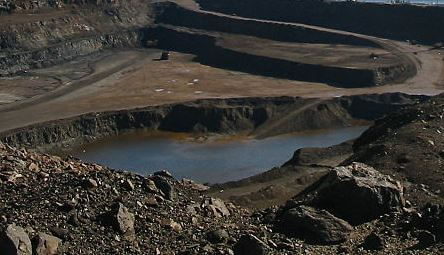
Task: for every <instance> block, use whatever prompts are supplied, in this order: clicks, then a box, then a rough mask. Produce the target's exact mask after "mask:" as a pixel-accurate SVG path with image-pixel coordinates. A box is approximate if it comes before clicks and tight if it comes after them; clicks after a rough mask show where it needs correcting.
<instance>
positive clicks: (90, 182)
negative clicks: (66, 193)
mask: <svg viewBox="0 0 444 255" xmlns="http://www.w3.org/2000/svg"><path fill="white" fill-rule="evenodd" d="M97 186H98V185H97V181H95V180H93V179H87V180H85V181H84V182H83V187H84V188H86V189H94V188H97Z"/></svg>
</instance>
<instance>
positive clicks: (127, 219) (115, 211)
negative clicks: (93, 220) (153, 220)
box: [101, 203, 135, 240]
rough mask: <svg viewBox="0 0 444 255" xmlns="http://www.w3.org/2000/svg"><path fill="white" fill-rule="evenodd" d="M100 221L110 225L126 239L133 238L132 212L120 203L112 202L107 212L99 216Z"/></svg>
mask: <svg viewBox="0 0 444 255" xmlns="http://www.w3.org/2000/svg"><path fill="white" fill-rule="evenodd" d="M101 221H102V222H103V223H104V224H105V225H107V226H112V227H113V228H114V229H115V230H116V231H119V232H120V233H121V234H123V235H124V236H125V237H126V238H127V239H128V240H133V239H134V237H135V230H134V214H132V213H130V212H129V210H128V208H126V207H125V206H124V205H123V204H122V203H116V204H114V205H113V206H112V209H111V210H110V211H109V212H107V213H105V214H104V215H102V216H101Z"/></svg>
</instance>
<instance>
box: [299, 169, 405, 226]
mask: <svg viewBox="0 0 444 255" xmlns="http://www.w3.org/2000/svg"><path fill="white" fill-rule="evenodd" d="M298 200H299V202H301V203H306V204H310V205H312V206H315V207H318V208H323V209H326V210H328V211H329V212H331V213H332V214H334V215H335V216H337V217H339V218H342V219H345V220H347V221H348V222H350V223H352V224H360V223H363V222H367V221H370V220H373V219H375V218H377V217H378V216H380V215H382V214H385V213H388V212H390V211H393V210H396V209H399V208H401V207H403V205H404V196H403V188H402V186H401V184H400V183H399V182H398V181H395V180H393V179H392V178H390V177H389V176H387V175H383V174H381V173H379V172H378V171H376V170H375V169H374V168H372V167H370V166H367V165H365V164H362V163H353V164H351V165H349V166H341V167H336V168H334V169H333V170H331V171H330V172H329V173H328V174H327V175H326V176H324V177H323V178H321V180H319V181H318V182H317V183H315V184H313V185H312V186H311V187H309V188H307V189H306V190H305V191H304V192H303V193H302V194H301V195H298V197H296V201H298ZM302 201H303V202H302Z"/></svg>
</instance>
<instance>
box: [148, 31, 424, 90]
mask: <svg viewBox="0 0 444 255" xmlns="http://www.w3.org/2000/svg"><path fill="white" fill-rule="evenodd" d="M147 37H148V38H156V40H157V47H159V48H162V49H165V50H172V51H179V52H184V53H190V54H194V55H196V56H197V57H196V58H195V61H197V62H199V63H201V64H204V65H208V66H213V67H217V68H223V69H228V70H233V71H241V72H246V73H251V74H256V75H263V76H269V77H275V78H282V79H290V80H299V81H307V82H319V83H326V84H329V85H331V86H335V87H341V88H356V87H372V86H379V85H384V84H387V83H390V82H398V81H403V80H405V79H407V78H410V77H412V76H414V75H415V74H416V72H415V71H416V69H413V70H411V71H408V70H409V68H410V67H409V66H408V64H404V63H402V64H399V65H394V66H390V67H383V68H377V69H356V68H342V67H335V66H323V65H314V64H304V63H298V62H292V61H289V60H284V59H278V58H271V57H266V56H258V55H252V54H248V53H244V52H239V51H235V50H231V49H227V48H223V47H222V46H220V45H219V44H218V43H217V38H216V37H213V36H211V35H208V34H202V33H198V32H191V31H188V30H187V29H180V28H174V27H170V26H158V27H155V28H150V29H148V30H147Z"/></svg>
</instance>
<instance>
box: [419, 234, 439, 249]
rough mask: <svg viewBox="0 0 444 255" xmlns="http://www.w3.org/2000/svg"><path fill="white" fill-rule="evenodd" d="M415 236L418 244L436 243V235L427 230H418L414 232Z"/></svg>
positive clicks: (428, 244) (423, 245) (424, 245)
mask: <svg viewBox="0 0 444 255" xmlns="http://www.w3.org/2000/svg"><path fill="white" fill-rule="evenodd" d="M414 235H415V237H416V238H417V239H418V241H419V242H418V246H420V247H424V248H425V247H429V246H430V245H432V244H434V243H436V237H435V235H434V234H432V233H430V231H427V230H418V231H415V233H414Z"/></svg>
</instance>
